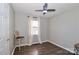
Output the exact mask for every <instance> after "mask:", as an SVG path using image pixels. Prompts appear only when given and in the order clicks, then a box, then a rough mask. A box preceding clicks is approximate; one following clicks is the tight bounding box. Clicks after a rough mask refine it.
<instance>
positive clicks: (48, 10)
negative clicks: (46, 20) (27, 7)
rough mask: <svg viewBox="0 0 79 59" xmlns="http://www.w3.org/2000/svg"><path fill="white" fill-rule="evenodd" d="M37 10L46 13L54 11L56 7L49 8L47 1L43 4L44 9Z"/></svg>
mask: <svg viewBox="0 0 79 59" xmlns="http://www.w3.org/2000/svg"><path fill="white" fill-rule="evenodd" d="M35 11H37V12H43V15H45V14H46V13H47V12H54V11H56V10H55V9H48V4H47V3H45V4H44V5H43V9H42V10H35Z"/></svg>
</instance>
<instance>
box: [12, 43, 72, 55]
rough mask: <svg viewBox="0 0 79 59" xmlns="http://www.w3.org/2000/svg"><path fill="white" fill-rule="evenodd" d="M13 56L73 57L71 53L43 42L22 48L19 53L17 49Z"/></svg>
mask: <svg viewBox="0 0 79 59" xmlns="http://www.w3.org/2000/svg"><path fill="white" fill-rule="evenodd" d="M14 55H73V53H70V52H69V51H67V50H65V49H62V48H60V47H58V46H56V45H54V44H51V43H49V42H45V43H42V44H34V45H32V46H22V47H21V50H20V51H19V49H18V47H17V48H16V49H15V52H14Z"/></svg>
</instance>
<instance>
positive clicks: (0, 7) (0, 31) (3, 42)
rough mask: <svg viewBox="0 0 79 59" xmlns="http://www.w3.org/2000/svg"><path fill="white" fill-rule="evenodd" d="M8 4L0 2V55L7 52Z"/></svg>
mask: <svg viewBox="0 0 79 59" xmlns="http://www.w3.org/2000/svg"><path fill="white" fill-rule="evenodd" d="M8 16H9V14H8V5H7V4H3V3H0V55H8V54H9V39H8V38H9V19H8Z"/></svg>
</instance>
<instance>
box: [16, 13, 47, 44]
mask: <svg viewBox="0 0 79 59" xmlns="http://www.w3.org/2000/svg"><path fill="white" fill-rule="evenodd" d="M27 16H28V15H26V14H22V13H16V14H15V30H17V31H19V32H20V35H23V36H24V37H25V38H24V39H23V40H22V41H21V45H27V44H28V18H27ZM47 22H48V21H47V19H43V18H41V20H40V23H41V24H40V28H41V40H42V41H47V38H48V37H47V29H48V28H47ZM37 42H38V41H37V39H33V42H32V43H33V44H34V43H37ZM16 45H18V41H17V40H16Z"/></svg>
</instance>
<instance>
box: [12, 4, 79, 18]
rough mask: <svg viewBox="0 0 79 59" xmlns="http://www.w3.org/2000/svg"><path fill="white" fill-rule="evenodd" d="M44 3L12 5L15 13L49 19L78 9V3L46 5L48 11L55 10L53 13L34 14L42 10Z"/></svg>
mask: <svg viewBox="0 0 79 59" xmlns="http://www.w3.org/2000/svg"><path fill="white" fill-rule="evenodd" d="M43 5H44V3H12V6H13V9H14V11H15V12H16V13H22V14H26V15H28V16H40V17H44V18H49V17H52V16H54V15H58V14H60V13H62V12H65V11H68V10H71V9H72V8H75V7H79V3H48V9H51V8H52V9H56V11H55V12H48V13H47V14H46V15H43V13H42V12H35V10H38V9H43Z"/></svg>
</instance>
